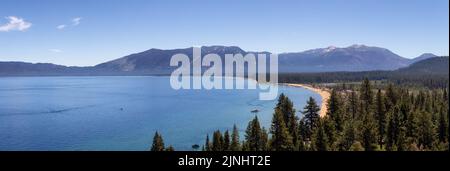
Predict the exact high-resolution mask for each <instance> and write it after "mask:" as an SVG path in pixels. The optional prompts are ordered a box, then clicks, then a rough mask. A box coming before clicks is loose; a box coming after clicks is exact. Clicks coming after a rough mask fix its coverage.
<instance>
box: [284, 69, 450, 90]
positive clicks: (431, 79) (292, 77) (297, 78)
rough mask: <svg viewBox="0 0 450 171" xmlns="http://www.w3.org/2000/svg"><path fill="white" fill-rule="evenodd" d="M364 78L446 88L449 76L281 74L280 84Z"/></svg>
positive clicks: (412, 85) (360, 73)
mask: <svg viewBox="0 0 450 171" xmlns="http://www.w3.org/2000/svg"><path fill="white" fill-rule="evenodd" d="M364 78H369V79H370V80H379V81H384V82H386V83H393V84H395V85H402V86H408V87H427V88H431V89H434V88H445V87H447V86H448V84H449V80H448V75H429V74H428V75H420V74H407V73H403V72H402V73H396V72H394V71H365V72H324V73H280V74H279V82H280V83H309V84H311V83H314V84H316V83H348V82H361V81H362V80H363V79H364Z"/></svg>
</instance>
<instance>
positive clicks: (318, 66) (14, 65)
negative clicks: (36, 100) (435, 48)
mask: <svg viewBox="0 0 450 171" xmlns="http://www.w3.org/2000/svg"><path fill="white" fill-rule="evenodd" d="M192 50H193V48H192V47H190V48H184V49H171V50H162V49H149V50H147V51H144V52H140V53H135V54H131V55H127V56H124V57H122V58H118V59H115V60H112V61H108V62H104V63H101V64H98V65H95V66H90V67H67V66H62V65H55V64H49V63H36V64H32V63H26V62H0V75H3V76H9V75H156V74H170V73H171V72H172V70H173V69H175V68H176V67H170V65H169V62H170V59H171V57H172V56H173V55H174V54H178V53H182V54H186V55H187V56H189V57H190V58H191V59H192ZM201 51H202V55H206V54H210V53H215V54H218V55H219V56H220V57H221V58H222V61H224V56H225V54H237V53H240V54H243V55H245V54H248V53H254V54H259V53H264V54H270V53H269V52H250V51H245V50H243V49H241V48H239V47H237V46H202V47H201ZM278 57H279V60H278V61H279V72H280V73H287V72H334V71H373V70H396V69H399V68H404V67H407V66H409V65H411V64H412V63H415V62H418V61H421V60H424V59H428V58H432V57H436V55H434V54H430V53H425V54H423V55H421V56H419V57H416V58H412V59H410V58H405V57H402V56H399V55H397V54H395V53H393V52H392V51H390V50H388V49H385V48H380V47H371V46H366V45H352V46H349V47H343V48H339V47H334V46H330V47H327V48H318V49H312V50H307V51H303V52H294V53H281V54H278ZM223 63H224V62H223Z"/></svg>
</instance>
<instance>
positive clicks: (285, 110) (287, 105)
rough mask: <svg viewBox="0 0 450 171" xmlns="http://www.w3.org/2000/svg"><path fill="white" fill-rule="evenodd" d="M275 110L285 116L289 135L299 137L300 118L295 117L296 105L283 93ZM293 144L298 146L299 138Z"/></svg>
mask: <svg viewBox="0 0 450 171" xmlns="http://www.w3.org/2000/svg"><path fill="white" fill-rule="evenodd" d="M275 110H278V111H279V112H280V113H282V114H283V119H284V123H285V124H286V128H287V129H288V131H289V134H290V135H291V136H292V137H298V117H297V116H296V115H295V109H294V105H293V103H292V101H291V100H290V99H289V98H288V97H287V96H285V95H284V94H283V93H281V95H280V97H279V98H278V103H277V105H276V107H275ZM293 142H294V144H297V138H294V139H293Z"/></svg>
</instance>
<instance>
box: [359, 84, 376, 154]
mask: <svg viewBox="0 0 450 171" xmlns="http://www.w3.org/2000/svg"><path fill="white" fill-rule="evenodd" d="M360 100H361V102H362V103H361V107H362V110H363V113H365V114H367V113H370V112H371V107H372V104H373V93H372V86H371V84H370V81H369V80H368V79H367V78H365V79H364V81H363V82H362V84H361V89H360ZM366 150H367V149H366Z"/></svg>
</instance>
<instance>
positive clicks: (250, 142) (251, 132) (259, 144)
mask: <svg viewBox="0 0 450 171" xmlns="http://www.w3.org/2000/svg"><path fill="white" fill-rule="evenodd" d="M263 136H264V135H263V132H262V129H261V126H260V124H259V121H258V117H257V116H255V118H254V119H253V120H252V121H250V122H249V123H248V126H247V130H246V131H245V143H246V146H247V147H248V149H247V150H249V151H262V150H263V149H264V148H265V146H266V144H264V143H265V140H263Z"/></svg>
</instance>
